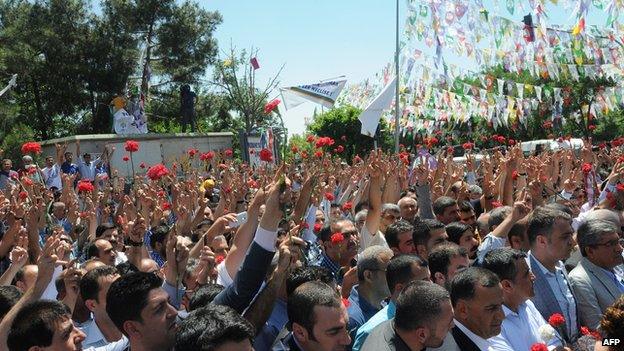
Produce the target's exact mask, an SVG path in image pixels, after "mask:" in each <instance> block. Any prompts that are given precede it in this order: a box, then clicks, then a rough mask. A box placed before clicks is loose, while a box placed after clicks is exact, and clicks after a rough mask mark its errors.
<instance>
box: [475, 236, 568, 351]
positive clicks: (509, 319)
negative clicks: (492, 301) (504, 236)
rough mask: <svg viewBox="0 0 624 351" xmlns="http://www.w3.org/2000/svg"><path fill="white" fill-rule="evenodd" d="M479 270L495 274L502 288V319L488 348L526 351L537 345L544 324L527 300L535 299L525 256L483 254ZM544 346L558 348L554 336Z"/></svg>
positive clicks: (507, 250)
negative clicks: (499, 327)
mask: <svg viewBox="0 0 624 351" xmlns="http://www.w3.org/2000/svg"><path fill="white" fill-rule="evenodd" d="M482 267H483V268H486V269H489V270H490V271H492V272H494V273H496V275H497V276H498V278H499V279H500V281H501V286H502V288H503V312H504V313H505V319H504V320H503V325H502V328H501V333H500V334H499V335H496V336H494V337H493V338H490V339H489V340H488V341H489V343H490V347H492V349H494V350H497V351H498V350H500V351H514V350H530V349H531V346H532V345H533V344H536V343H541V342H543V341H544V340H542V336H541V335H540V328H542V327H543V326H545V325H548V322H546V320H545V319H544V318H543V317H542V315H541V314H540V313H539V311H538V310H537V308H535V305H534V304H533V302H531V300H530V298H532V297H533V296H535V293H534V291H533V281H534V280H535V276H534V275H533V273H531V270H530V269H529V266H528V265H527V263H526V254H525V253H523V252H522V251H518V250H514V249H511V248H500V249H494V250H492V251H490V252H488V253H487V255H485V258H484V259H483V264H482ZM546 341H547V342H548V346H551V347H559V346H561V341H560V340H559V338H558V336H557V337H553V338H551V340H546Z"/></svg>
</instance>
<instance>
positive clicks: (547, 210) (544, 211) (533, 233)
mask: <svg viewBox="0 0 624 351" xmlns="http://www.w3.org/2000/svg"><path fill="white" fill-rule="evenodd" d="M558 219H563V220H566V221H572V218H571V217H570V215H568V214H567V213H565V212H563V211H559V210H555V209H553V208H551V207H546V206H539V207H537V208H535V209H534V210H533V212H532V213H531V214H530V215H529V220H528V223H527V235H528V237H529V243H531V245H533V244H534V243H535V240H536V239H537V237H538V236H539V235H544V236H546V237H547V238H549V239H550V235H551V234H552V233H551V232H552V229H553V226H554V225H555V222H556V221H557V220H558Z"/></svg>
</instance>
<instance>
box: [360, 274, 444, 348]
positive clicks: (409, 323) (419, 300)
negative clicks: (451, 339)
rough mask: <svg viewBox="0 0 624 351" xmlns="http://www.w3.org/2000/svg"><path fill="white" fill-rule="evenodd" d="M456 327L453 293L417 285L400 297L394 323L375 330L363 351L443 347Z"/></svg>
mask: <svg viewBox="0 0 624 351" xmlns="http://www.w3.org/2000/svg"><path fill="white" fill-rule="evenodd" d="M452 326H453V307H452V306H451V301H450V299H449V293H448V292H447V291H446V290H444V289H442V288H441V287H439V286H438V285H436V284H433V283H431V282H427V281H414V282H412V283H410V284H408V285H407V286H406V287H405V288H404V289H403V290H402V291H401V293H400V294H399V296H398V298H397V300H396V314H395V316H394V319H392V320H389V321H386V322H383V323H381V324H380V325H379V326H377V327H376V328H375V329H373V331H372V332H371V334H370V335H369V336H368V338H367V339H366V342H364V345H363V346H362V350H363V351H377V350H396V351H402V350H424V349H425V348H427V347H439V346H441V345H442V343H443V341H444V338H445V336H446V333H447V332H448V331H449V329H450V328H451V327H452Z"/></svg>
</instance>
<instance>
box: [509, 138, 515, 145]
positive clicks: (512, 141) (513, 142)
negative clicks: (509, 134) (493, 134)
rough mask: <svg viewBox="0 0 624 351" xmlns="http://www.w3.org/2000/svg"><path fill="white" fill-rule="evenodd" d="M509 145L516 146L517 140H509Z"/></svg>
mask: <svg viewBox="0 0 624 351" xmlns="http://www.w3.org/2000/svg"><path fill="white" fill-rule="evenodd" d="M507 143H508V144H509V145H511V146H514V145H516V141H515V140H513V139H509V140H507Z"/></svg>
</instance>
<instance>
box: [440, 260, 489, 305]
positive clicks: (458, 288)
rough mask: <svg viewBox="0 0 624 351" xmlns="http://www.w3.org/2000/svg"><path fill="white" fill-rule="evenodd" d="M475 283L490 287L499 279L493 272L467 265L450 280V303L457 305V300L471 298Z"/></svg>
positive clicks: (475, 288)
mask: <svg viewBox="0 0 624 351" xmlns="http://www.w3.org/2000/svg"><path fill="white" fill-rule="evenodd" d="M477 284H479V285H481V286H483V287H486V288H491V287H494V286H496V285H498V284H500V279H498V276H496V274H494V272H492V271H490V270H488V269H485V268H481V267H468V268H466V269H464V270H463V271H461V272H459V273H457V275H456V276H455V277H454V278H453V280H452V281H451V303H452V304H453V307H455V306H457V302H458V301H459V300H472V299H473V298H474V296H475V292H476V290H477Z"/></svg>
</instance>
